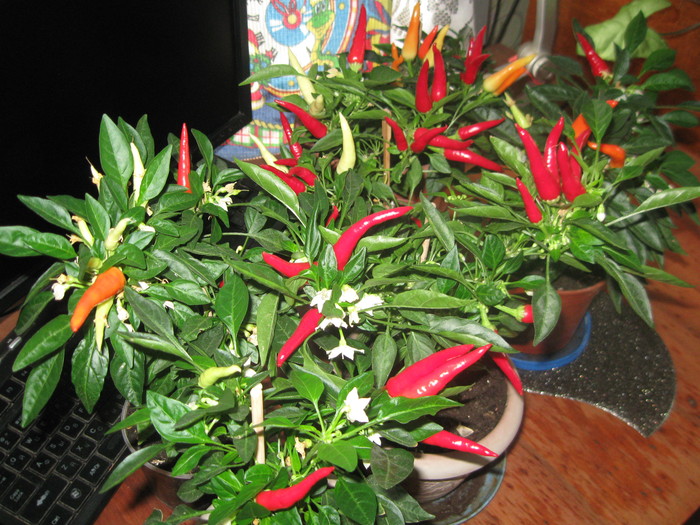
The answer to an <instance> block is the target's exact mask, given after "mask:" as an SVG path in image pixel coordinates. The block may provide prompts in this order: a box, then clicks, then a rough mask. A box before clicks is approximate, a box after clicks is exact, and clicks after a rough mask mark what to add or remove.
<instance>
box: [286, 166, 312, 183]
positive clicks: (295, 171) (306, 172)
mask: <svg viewBox="0 0 700 525" xmlns="http://www.w3.org/2000/svg"><path fill="white" fill-rule="evenodd" d="M289 174H290V175H291V176H293V177H299V178H300V179H301V180H303V181H304V182H305V183H306V184H308V185H309V186H313V185H314V184H316V174H315V173H314V172H313V171H311V170H310V169H309V168H305V167H304V166H294V167H292V169H290V170H289Z"/></svg>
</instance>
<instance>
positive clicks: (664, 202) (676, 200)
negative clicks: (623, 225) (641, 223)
mask: <svg viewBox="0 0 700 525" xmlns="http://www.w3.org/2000/svg"><path fill="white" fill-rule="evenodd" d="M697 198H700V187H693V188H670V189H668V190H663V191H660V192H658V193H654V194H653V195H652V196H651V197H649V198H648V199H647V200H645V201H644V202H643V203H641V204H640V205H639V206H637V208H635V209H634V211H632V212H631V213H628V214H627V215H623V216H622V217H618V218H617V219H614V220H612V221H610V222H609V223H607V225H606V226H610V225H611V224H615V223H617V222H620V221H623V220H625V219H629V218H630V217H633V216H635V215H638V214H640V213H644V212H647V211H651V210H656V209H659V208H665V207H667V206H675V205H677V204H682V203H684V202H688V201H691V200H694V199H697Z"/></svg>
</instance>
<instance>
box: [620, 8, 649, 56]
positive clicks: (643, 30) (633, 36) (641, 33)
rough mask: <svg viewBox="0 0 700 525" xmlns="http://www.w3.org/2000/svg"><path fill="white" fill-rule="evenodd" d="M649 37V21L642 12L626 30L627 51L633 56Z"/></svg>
mask: <svg viewBox="0 0 700 525" xmlns="http://www.w3.org/2000/svg"><path fill="white" fill-rule="evenodd" d="M646 36H647V20H646V17H645V16H644V13H643V12H642V11H640V12H639V13H637V15H636V16H635V17H634V18H633V19H632V20H631V21H630V22H629V24H628V25H627V28H626V29H625V51H627V52H628V53H630V54H633V53H634V52H635V50H636V49H637V48H638V47H639V46H640V44H641V43H642V42H644V39H645V38H646Z"/></svg>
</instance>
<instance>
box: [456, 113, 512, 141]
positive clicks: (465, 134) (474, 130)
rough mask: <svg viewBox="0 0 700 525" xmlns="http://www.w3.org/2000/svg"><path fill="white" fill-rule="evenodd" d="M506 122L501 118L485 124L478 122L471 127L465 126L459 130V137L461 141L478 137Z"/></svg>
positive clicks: (484, 122) (487, 121)
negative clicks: (483, 132)
mask: <svg viewBox="0 0 700 525" xmlns="http://www.w3.org/2000/svg"><path fill="white" fill-rule="evenodd" d="M505 120H506V119H505V118H499V119H496V120H485V121H483V122H477V123H476V124H470V125H469V126H463V127H461V128H459V129H458V130H457V134H458V135H459V138H460V139H462V140H466V139H469V138H471V137H473V136H475V135H478V134H479V133H481V132H482V131H486V130H487V129H491V128H495V127H496V126H498V125H499V124H501V123H502V122H504V121H505Z"/></svg>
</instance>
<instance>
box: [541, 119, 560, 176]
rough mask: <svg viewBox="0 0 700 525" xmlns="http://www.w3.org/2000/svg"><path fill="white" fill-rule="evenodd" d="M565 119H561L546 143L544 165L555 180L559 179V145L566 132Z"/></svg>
mask: <svg viewBox="0 0 700 525" xmlns="http://www.w3.org/2000/svg"><path fill="white" fill-rule="evenodd" d="M564 124H565V122H564V117H561V118H560V119H559V120H558V121H557V123H556V124H555V125H554V127H553V128H552V131H550V132H549V135H547V140H546V142H545V143H544V165H545V166H546V167H547V169H548V170H549V173H551V174H552V175H553V176H554V178H555V179H558V178H559V177H558V175H559V169H558V168H557V144H558V143H559V139H560V138H561V134H562V132H563V131H564Z"/></svg>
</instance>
